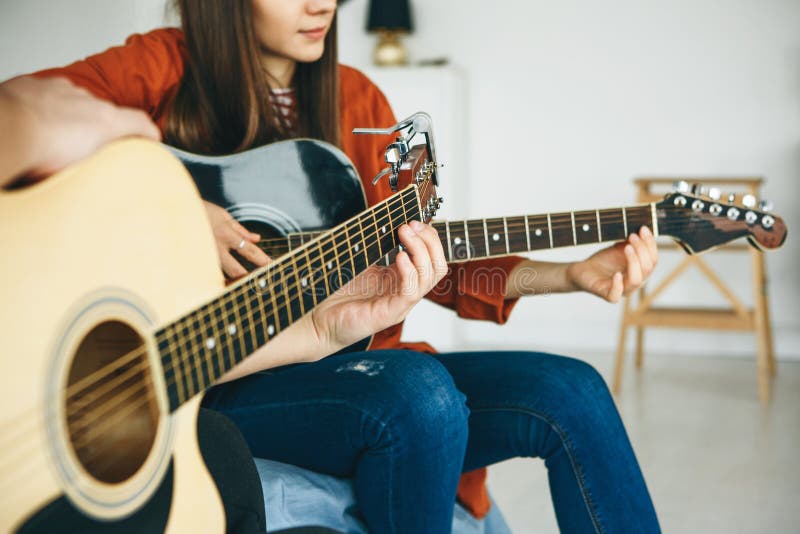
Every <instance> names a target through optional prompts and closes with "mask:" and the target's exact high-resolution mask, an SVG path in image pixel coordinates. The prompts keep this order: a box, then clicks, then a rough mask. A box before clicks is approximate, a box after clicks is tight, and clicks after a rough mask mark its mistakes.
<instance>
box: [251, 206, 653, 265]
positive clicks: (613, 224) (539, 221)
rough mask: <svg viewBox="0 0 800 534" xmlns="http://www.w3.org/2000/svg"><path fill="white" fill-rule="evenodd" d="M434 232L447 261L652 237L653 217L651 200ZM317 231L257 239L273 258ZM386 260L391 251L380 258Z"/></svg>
mask: <svg viewBox="0 0 800 534" xmlns="http://www.w3.org/2000/svg"><path fill="white" fill-rule="evenodd" d="M432 224H433V227H434V228H436V231H437V232H438V233H439V239H440V240H441V241H442V248H443V249H444V252H445V255H446V257H447V261H448V262H450V263H453V262H460V261H467V260H477V259H481V258H491V257H497V256H504V255H508V254H519V253H523V252H531V251H535V250H544V249H550V248H559V247H572V246H576V245H586V244H591V243H605V242H608V241H619V240H623V239H626V238H627V237H628V236H629V235H630V234H632V233H636V232H638V231H639V230H640V229H641V228H642V226H647V227H649V228H650V229H651V230H652V231H653V232H654V233H655V234H656V235H658V232H659V220H658V215H657V210H656V206H655V204H641V205H636V206H627V207H622V208H609V209H601V210H586V211H566V212H559V213H545V214H540V215H520V216H515V217H496V218H492V219H468V220H462V221H438V222H434V223H432ZM319 235H320V232H301V233H295V234H289V235H288V236H287V237H285V238H278V239H269V240H265V241H264V242H262V245H261V246H262V248H263V249H264V250H265V251H266V252H267V253H269V254H272V255H273V256H279V255H281V254H284V253H286V252H287V251H289V250H294V249H295V248H297V247H299V246H302V245H303V244H304V243H306V242H308V241H311V240H312V239H314V238H316V237H317V236H319ZM381 263H383V264H385V265H389V264H390V263H391V255H390V256H387V257H385V258H384V259H383V260H382V262H381Z"/></svg>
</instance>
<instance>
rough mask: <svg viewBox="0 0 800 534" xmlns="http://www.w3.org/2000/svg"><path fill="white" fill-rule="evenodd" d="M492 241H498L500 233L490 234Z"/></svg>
mask: <svg viewBox="0 0 800 534" xmlns="http://www.w3.org/2000/svg"><path fill="white" fill-rule="evenodd" d="M492 241H500V234H494V235H492Z"/></svg>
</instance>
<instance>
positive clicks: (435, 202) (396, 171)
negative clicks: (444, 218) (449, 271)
mask: <svg viewBox="0 0 800 534" xmlns="http://www.w3.org/2000/svg"><path fill="white" fill-rule="evenodd" d="M353 133H354V134H362V135H363V134H366V135H392V134H397V133H399V134H400V135H398V136H397V137H396V138H395V142H394V143H391V144H390V145H389V146H387V147H386V150H385V152H384V160H385V161H386V163H388V164H389V166H388V167H386V168H385V169H383V170H382V171H381V172H379V173H378V175H377V176H375V178H373V180H372V184H373V185H374V184H376V183H378V181H379V180H380V179H381V178H384V177H387V178H388V180H389V186H390V187H391V189H392V191H398V190H400V189H405V188H406V187H408V186H409V185H416V186H417V197H418V200H419V206H418V209H419V215H420V220H422V222H428V221H430V220H431V219H432V218H433V216H434V215H436V210H438V209H439V207H440V206H441V205H442V202H443V200H444V199H442V198H441V197H437V196H436V186H437V185H439V176H438V172H437V164H436V148H435V146H434V143H433V126H432V124H431V118H430V116H429V115H428V114H427V113H423V112H417V113H414V114H413V115H411V116H410V117H408V118H406V119H403V120H402V121H400V122H398V123H397V124H395V125H394V126H390V127H389V128H356V129H354V130H353ZM417 134H422V137H423V138H424V140H425V142H424V143H421V144H417V145H414V146H412V145H411V140H412V139H413V138H414V137H415V136H416V135H417Z"/></svg>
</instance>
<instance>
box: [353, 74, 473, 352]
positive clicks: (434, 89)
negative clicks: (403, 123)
mask: <svg viewBox="0 0 800 534" xmlns="http://www.w3.org/2000/svg"><path fill="white" fill-rule="evenodd" d="M364 73H365V74H366V75H367V76H369V78H370V79H372V81H374V82H375V84H377V85H378V87H380V88H381V90H382V91H383V92H384V94H385V95H386V97H387V98H388V99H389V102H390V103H391V105H392V109H393V110H394V113H395V116H396V117H397V119H398V120H400V119H403V118H405V117H407V116H409V115H411V114H413V113H415V112H417V111H424V112H426V113H428V114H429V115H430V116H431V119H432V120H433V132H434V140H435V143H436V152H437V154H436V155H437V158H438V159H439V161H438V163H440V164H444V167H443V168H441V169H440V170H439V176H440V188H439V195H440V196H442V197H444V204H443V205H442V209H441V210H440V211H439V214H438V217H439V218H443V219H445V218H451V219H454V218H463V217H464V214H465V213H466V212H467V210H466V206H467V204H466V202H467V199H468V198H469V197H468V190H467V189H468V184H469V159H468V155H469V146H468V139H467V132H468V129H467V124H468V121H467V120H466V112H465V110H466V105H465V99H464V97H465V94H466V91H465V84H466V76H464V75H463V73H462V72H460V71H459V70H458V69H457V68H456V67H453V66H449V65H448V66H442V67H389V68H379V67H372V68H369V69H364ZM386 126H389V125H388V124H387V125H386ZM456 323H457V317H456V314H455V313H454V312H452V311H450V310H446V309H444V308H442V307H440V306H437V305H436V304H433V303H431V302H428V301H423V302H421V303H420V304H419V305H418V306H417V307H415V308H414V310H413V311H412V312H411V314H410V315H409V317H408V320H407V321H406V327H405V333H404V335H403V339H404V340H407V341H427V342H429V343H431V344H432V345H433V346H434V347H436V348H437V349H439V350H443V351H444V350H453V349H459V348H466V347H463V346H461V345H460V344H459V342H458V339H457V335H456V332H457V324H456Z"/></svg>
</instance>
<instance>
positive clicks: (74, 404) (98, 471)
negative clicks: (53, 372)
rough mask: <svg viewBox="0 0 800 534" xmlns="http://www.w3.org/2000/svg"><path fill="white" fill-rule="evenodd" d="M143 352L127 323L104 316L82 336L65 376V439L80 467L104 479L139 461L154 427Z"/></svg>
mask: <svg viewBox="0 0 800 534" xmlns="http://www.w3.org/2000/svg"><path fill="white" fill-rule="evenodd" d="M150 377H151V374H150V368H149V363H148V359H147V352H146V350H145V346H144V344H143V341H142V339H141V337H140V336H139V335H138V334H137V333H136V332H135V331H134V330H133V329H132V328H131V327H130V326H128V325H126V324H124V323H121V322H119V321H109V322H105V323H102V324H100V325H98V326H97V327H95V328H94V329H93V330H92V331H91V332H89V334H88V335H87V336H86V338H84V340H83V341H82V342H81V344H80V346H79V347H78V351H77V353H76V354H75V357H74V358H73V361H72V366H71V367H70V370H69V375H68V387H67V390H66V399H65V403H66V405H65V408H66V423H67V430H68V434H69V441H70V445H71V447H72V450H73V451H74V453H75V455H76V456H77V458H78V460H79V461H80V463H81V465H82V466H83V468H84V469H85V470H86V471H87V472H88V473H89V474H90V475H91V476H92V477H94V478H95V479H97V480H99V481H101V482H105V483H108V484H116V483H120V482H123V481H125V480H127V479H128V478H130V477H131V476H132V475H134V474H135V473H136V472H137V471H138V470H139V468H140V467H141V466H142V465H143V464H144V462H145V460H146V459H147V457H148V455H149V453H150V450H151V448H152V446H153V442H154V441H155V437H156V430H157V427H158V405H157V402H156V397H155V388H154V385H153V383H152V380H151V378H150Z"/></svg>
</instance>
